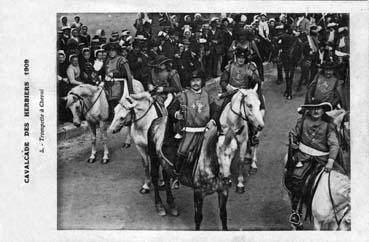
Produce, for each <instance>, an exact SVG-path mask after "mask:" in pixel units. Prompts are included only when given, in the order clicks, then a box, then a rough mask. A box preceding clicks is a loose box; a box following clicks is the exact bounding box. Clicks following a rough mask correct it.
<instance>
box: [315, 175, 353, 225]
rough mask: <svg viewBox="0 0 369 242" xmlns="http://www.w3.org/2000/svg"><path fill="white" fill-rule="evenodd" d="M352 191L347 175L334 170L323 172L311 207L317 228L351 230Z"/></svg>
mask: <svg viewBox="0 0 369 242" xmlns="http://www.w3.org/2000/svg"><path fill="white" fill-rule="evenodd" d="M323 172H324V171H323ZM350 192H351V189H350V180H349V178H348V177H347V176H346V175H343V174H341V173H339V172H336V171H334V170H332V171H330V173H327V172H324V173H323V174H322V177H321V178H320V181H319V183H318V185H317V188H316V192H315V195H314V197H313V201H312V207H311V210H312V215H313V218H314V229H315V230H322V229H328V230H345V231H347V230H351V204H350Z"/></svg>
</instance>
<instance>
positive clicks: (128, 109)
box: [119, 99, 154, 123]
mask: <svg viewBox="0 0 369 242" xmlns="http://www.w3.org/2000/svg"><path fill="white" fill-rule="evenodd" d="M127 100H128V99H127ZM128 101H129V100H128ZM119 105H120V106H121V107H122V108H124V109H126V110H127V111H130V112H133V114H134V117H136V113H135V111H134V108H129V107H127V106H126V105H124V103H123V102H119ZM153 105H154V102H150V106H149V107H148V108H147V110H146V111H145V113H144V114H143V115H142V116H141V117H139V118H136V119H133V120H131V123H135V122H137V121H139V120H141V119H142V118H144V117H145V116H146V115H147V113H148V112H149V111H150V109H151V108H152V107H153Z"/></svg>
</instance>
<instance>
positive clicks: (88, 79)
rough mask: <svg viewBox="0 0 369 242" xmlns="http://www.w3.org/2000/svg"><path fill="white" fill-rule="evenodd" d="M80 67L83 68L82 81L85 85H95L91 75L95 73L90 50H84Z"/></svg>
mask: <svg viewBox="0 0 369 242" xmlns="http://www.w3.org/2000/svg"><path fill="white" fill-rule="evenodd" d="M79 66H80V68H81V80H82V82H84V83H87V84H91V85H95V82H94V81H93V80H92V76H91V74H92V73H93V72H94V68H93V64H92V57H91V50H90V48H83V49H82V57H81V58H80V63H79Z"/></svg>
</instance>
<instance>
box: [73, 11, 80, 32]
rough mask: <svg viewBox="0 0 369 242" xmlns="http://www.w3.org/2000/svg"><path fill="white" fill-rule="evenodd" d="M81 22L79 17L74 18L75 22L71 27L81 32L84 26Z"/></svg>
mask: <svg viewBox="0 0 369 242" xmlns="http://www.w3.org/2000/svg"><path fill="white" fill-rule="evenodd" d="M80 20H81V18H80V17H79V16H78V15H76V16H74V22H73V23H72V26H71V28H72V29H73V28H76V29H77V31H78V32H79V31H80V30H81V27H82V25H83V24H82V23H81V22H80Z"/></svg>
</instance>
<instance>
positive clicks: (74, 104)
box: [62, 84, 97, 127]
mask: <svg viewBox="0 0 369 242" xmlns="http://www.w3.org/2000/svg"><path fill="white" fill-rule="evenodd" d="M96 90H97V87H94V86H91V85H88V84H82V85H79V86H76V87H74V88H72V90H70V91H69V92H68V94H67V96H66V97H63V98H62V99H64V100H66V102H67V104H66V108H69V109H70V111H71V112H72V115H73V124H74V125H75V126H77V127H79V126H80V125H81V116H82V114H83V111H84V109H85V100H87V99H90V98H91V97H92V96H93V94H94V91H96Z"/></svg>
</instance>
